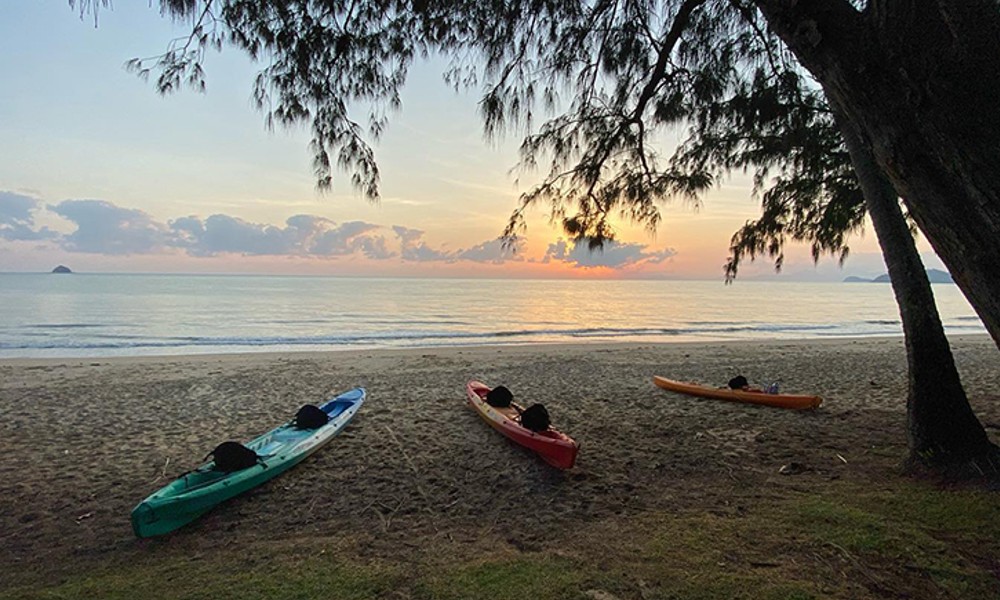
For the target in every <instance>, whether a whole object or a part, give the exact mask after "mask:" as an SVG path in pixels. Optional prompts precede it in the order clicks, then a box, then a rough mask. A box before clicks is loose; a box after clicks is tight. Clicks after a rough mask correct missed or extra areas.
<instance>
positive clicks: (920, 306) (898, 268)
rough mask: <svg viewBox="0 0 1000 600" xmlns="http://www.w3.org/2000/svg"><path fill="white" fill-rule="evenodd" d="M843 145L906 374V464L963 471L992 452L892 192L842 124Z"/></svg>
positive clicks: (854, 135) (866, 151)
mask: <svg viewBox="0 0 1000 600" xmlns="http://www.w3.org/2000/svg"><path fill="white" fill-rule="evenodd" d="M839 117H840V116H839V115H838V119H837V120H838V123H839V125H840V129H841V133H842V134H843V136H844V143H845V144H846V145H847V150H848V152H849V153H850V155H851V163H852V164H853V165H854V171H855V173H856V174H857V176H858V181H859V183H860V184H861V189H862V191H863V192H864V196H865V205H866V206H867V208H868V215H869V216H870V217H871V219H872V225H873V226H874V227H875V234H876V236H877V237H878V241H879V245H880V246H881V247H882V255H883V257H884V258H885V263H886V267H887V268H888V270H889V279H890V281H891V282H892V291H893V294H895V296H896V303H897V304H898V305H899V314H900V318H901V320H902V323H903V335H904V336H905V340H906V360H907V365H908V367H909V369H908V370H909V377H908V384H909V389H908V393H907V402H906V416H907V437H908V441H909V449H910V457H909V462H910V464H922V465H926V466H931V467H951V466H954V465H959V466H961V465H966V464H968V463H970V461H975V460H976V459H981V458H986V460H985V461H982V462H985V463H987V464H988V463H989V460H988V458H989V457H991V456H992V455H993V453H994V451H995V450H996V449H995V447H994V446H993V445H992V444H991V443H990V441H989V438H988V437H987V435H986V430H985V429H983V426H982V424H980V422H979V420H978V419H977V418H976V415H975V414H974V413H973V412H972V407H970V406H969V401H968V398H966V395H965V390H964V389H963V388H962V382H961V379H960V377H959V374H958V369H957V368H956V367H955V361H954V358H953V357H952V354H951V348H950V346H949V345H948V339H947V337H945V334H944V326H943V325H942V324H941V318H940V317H939V316H938V311H937V306H936V304H935V302H934V292H933V291H932V290H931V284H930V281H929V280H928V279H927V272H926V270H925V269H924V265H923V263H922V262H921V260H920V254H919V252H917V245H916V243H915V242H914V240H913V235H912V234H911V233H910V229H909V227H908V226H907V224H906V219H905V218H904V217H903V211H902V210H901V209H900V207H899V201H898V199H897V197H896V193H895V190H894V189H893V187H892V184H891V183H889V180H888V179H887V178H886V177H885V175H884V174H883V173H882V172H881V170H880V169H879V168H878V165H877V164H876V163H875V157H874V156H873V155H872V153H871V149H870V148H868V147H867V146H866V145H865V144H864V142H863V141H862V140H861V138H860V136H858V134H857V132H856V131H855V130H854V128H853V127H852V126H851V124H850V123H849V122H847V121H846V119H843V118H839Z"/></svg>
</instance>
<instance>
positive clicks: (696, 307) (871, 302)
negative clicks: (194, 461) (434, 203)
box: [0, 273, 985, 358]
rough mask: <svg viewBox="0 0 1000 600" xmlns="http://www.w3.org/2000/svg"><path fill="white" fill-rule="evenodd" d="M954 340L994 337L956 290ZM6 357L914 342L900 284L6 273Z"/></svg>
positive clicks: (947, 297)
mask: <svg viewBox="0 0 1000 600" xmlns="http://www.w3.org/2000/svg"><path fill="white" fill-rule="evenodd" d="M934 294H935V297H936V299H937V303H938V308H939V311H940V313H941V317H942V320H943V322H944V324H945V328H946V330H947V331H948V332H949V333H982V332H985V329H984V328H983V326H982V323H981V321H980V320H979V318H978V317H977V316H976V315H975V313H974V312H973V310H972V308H971V307H970V306H969V305H968V303H967V302H966V301H965V299H964V297H963V296H962V295H961V293H960V292H959V291H958V288H957V287H956V286H954V285H952V284H935V285H934ZM0 307H2V309H0V358H19V357H25V358H41V357H99V356H135V355H175V354H199V353H233V352H285V351H306V350H345V349H370V348H405V347H433V346H458V345H503V344H525V343H551V342H607V341H628V342H636V341H642V342H666V341H697V340H702V341H709V340H737V339H792V338H823V337H844V336H886V335H901V334H902V330H901V328H900V323H899V313H898V311H897V308H896V305H895V301H894V299H893V296H892V289H891V288H890V286H889V285H887V284H875V283H854V284H849V283H795V282H760V281H737V282H736V283H735V284H733V285H729V286H727V285H724V284H723V283H722V282H721V281H589V280H588V281H570V280H479V279H474V280H470V279H465V280H459V279H364V278H338V277H272V276H218V275H211V276H209V275H117V274H116V275H108V274H71V275H56V274H48V273H46V274H21V273H9V274H0Z"/></svg>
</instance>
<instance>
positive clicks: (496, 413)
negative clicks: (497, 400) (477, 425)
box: [465, 381, 580, 469]
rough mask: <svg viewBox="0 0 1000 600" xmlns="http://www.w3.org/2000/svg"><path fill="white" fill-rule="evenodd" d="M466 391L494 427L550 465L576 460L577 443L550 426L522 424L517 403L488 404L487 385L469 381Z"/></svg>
mask: <svg viewBox="0 0 1000 600" xmlns="http://www.w3.org/2000/svg"><path fill="white" fill-rule="evenodd" d="M465 391H466V393H467V395H468V397H469V406H471V407H472V408H473V409H475V411H476V413H478V414H479V416H480V417H482V418H483V420H485V421H486V422H487V423H489V424H490V426H491V427H493V429H496V430H497V431H499V432H500V433H502V434H504V435H505V436H507V437H508V438H510V439H511V440H512V441H514V442H517V443H518V444H521V445H522V446H524V447H525V448H528V449H529V450H534V451H535V452H537V453H538V454H539V456H541V457H542V460H544V461H545V462H547V463H549V464H550V465H552V466H553V467H556V468H559V469H569V468H571V467H572V466H573V464H574V463H575V462H576V453H577V452H578V451H579V449H580V445H579V444H577V443H576V442H575V441H573V438H571V437H569V436H568V435H566V434H564V433H562V432H560V431H556V430H555V429H553V428H551V427H549V428H548V429H546V430H545V431H541V432H538V433H536V432H534V431H531V430H530V429H528V428H526V427H522V426H521V423H520V417H519V416H518V414H519V411H518V410H517V409H518V408H520V407H519V406H517V405H516V404H512V405H511V406H510V407H504V408H498V407H495V406H490V405H489V404H487V403H486V394H487V393H488V392H489V391H490V388H489V386H487V385H486V384H484V383H480V382H478V381H470V382H469V383H468V384H466V386H465ZM515 407H516V408H515Z"/></svg>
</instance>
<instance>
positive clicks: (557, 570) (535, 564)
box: [418, 555, 588, 600]
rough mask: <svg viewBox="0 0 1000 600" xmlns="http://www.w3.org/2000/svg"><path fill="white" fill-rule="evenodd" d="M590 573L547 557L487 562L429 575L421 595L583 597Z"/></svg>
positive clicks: (462, 599) (485, 599)
mask: <svg viewBox="0 0 1000 600" xmlns="http://www.w3.org/2000/svg"><path fill="white" fill-rule="evenodd" d="M587 580H588V575H587V572H586V570H585V569H583V568H582V565H581V564H580V563H574V562H571V561H568V560H564V559H559V558H552V557H546V556H541V555H537V556H530V557H525V558H519V559H515V560H504V561H485V562H477V563H473V564H466V565H460V566H458V567H457V568H449V569H444V570H443V571H441V572H438V573H433V574H429V575H428V576H427V577H425V578H424V579H423V580H422V581H421V583H420V584H419V590H420V593H419V594H418V597H427V598H435V599H440V600H523V599H525V598H532V600H536V599H537V600H558V599H561V598H583V597H584V596H583V594H582V590H583V589H586V587H587V586H586V584H587V583H588V581H587Z"/></svg>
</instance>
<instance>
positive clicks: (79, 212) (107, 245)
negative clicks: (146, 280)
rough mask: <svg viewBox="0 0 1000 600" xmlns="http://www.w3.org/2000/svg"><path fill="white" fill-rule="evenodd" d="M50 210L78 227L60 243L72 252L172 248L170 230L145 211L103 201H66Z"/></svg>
mask: <svg viewBox="0 0 1000 600" xmlns="http://www.w3.org/2000/svg"><path fill="white" fill-rule="evenodd" d="M48 209H49V210H51V211H52V212H54V213H56V214H57V215H59V216H61V217H63V218H65V219H68V220H70V221H72V222H74V223H75V224H76V226H77V229H76V231H74V232H73V233H71V234H69V235H67V236H63V237H62V238H60V240H59V245H60V246H62V248H63V249H64V250H68V251H70V252H89V253H96V254H111V255H123V254H151V253H156V252H161V251H163V249H164V248H166V247H168V246H169V245H170V243H169V242H170V230H169V229H168V228H167V227H166V226H165V225H163V224H162V223H158V222H156V221H155V220H154V219H153V218H152V216H150V215H149V214H147V213H145V212H143V211H141V210H135V209H128V208H120V207H118V206H115V205H114V204H111V203H110V202H105V201H103V200H64V201H62V202H60V203H59V204H55V205H49V206H48Z"/></svg>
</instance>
